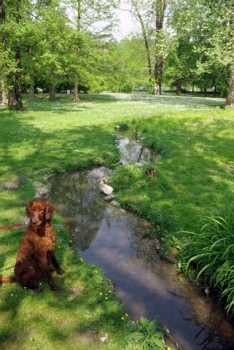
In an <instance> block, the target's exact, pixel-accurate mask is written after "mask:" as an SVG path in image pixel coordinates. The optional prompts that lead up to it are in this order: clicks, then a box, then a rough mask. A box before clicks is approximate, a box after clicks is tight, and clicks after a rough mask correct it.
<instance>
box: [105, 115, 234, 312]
mask: <svg viewBox="0 0 234 350" xmlns="http://www.w3.org/2000/svg"><path fill="white" fill-rule="evenodd" d="M135 128H136V132H138V133H140V134H141V135H142V136H143V142H144V144H145V145H146V146H148V147H152V148H153V149H155V150H156V151H157V153H158V154H159V159H157V160H155V161H152V162H151V163H150V164H147V165H145V166H143V167H137V166H136V165H133V164H130V165H128V166H126V167H124V168H117V169H116V171H115V175H114V177H113V179H112V182H113V186H114V187H115V188H116V189H117V190H118V194H117V197H118V200H119V201H120V202H121V203H122V204H123V205H125V206H126V207H128V208H131V209H133V210H134V211H137V212H138V213H139V214H140V215H143V216H144V217H146V218H147V219H149V220H150V222H152V223H153V225H154V228H155V230H156V232H157V233H158V234H160V235H161V238H162V242H163V245H162V250H164V251H165V250H166V251H169V252H173V253H175V249H176V250H177V251H178V252H179V253H180V255H179V261H178V266H182V267H183V268H184V270H186V271H187V273H188V272H189V270H188V267H189V265H190V264H188V262H190V263H193V267H195V268H196V270H197V274H198V275H197V276H198V278H200V277H201V278H202V280H201V281H202V283H203V288H204V290H206V292H207V293H209V292H211V290H212V289H214V288H215V289H216V291H217V290H218V291H219V292H220V295H221V296H222V297H224V300H225V302H226V308H227V311H228V312H229V313H231V314H232V313H233V312H234V285H233V278H234V274H233V270H232V268H231V266H233V264H234V258H233V244H230V242H231V241H232V240H233V238H234V220H233V214H231V213H232V211H233V203H234V182H233V175H234V144H233V134H234V111H233V110H230V109H229V110H220V109H214V110H209V111H205V110H203V111H194V110H193V111H192V112H191V111H186V112H182V113H180V114H170V115H157V116H155V117H149V118H142V119H141V120H138V122H137V123H136V125H135ZM152 169H153V171H152ZM149 170H151V174H153V175H154V176H149ZM228 212H229V213H230V215H229V216H228V215H227V213H228ZM206 217H208V218H210V219H207V220H206V221H204V219H205V218H206ZM220 217H221V218H220ZM217 218H218V220H220V224H219V225H217V224H216V223H215V220H217ZM207 221H209V226H210V225H211V222H213V227H210V229H209V233H207V234H205V233H204V232H206V229H205V230H204V229H202V226H203V225H204V224H206V223H207ZM224 223H225V226H226V228H225V229H224V228H223V227H222V226H223V225H224ZM150 234H151V235H152V234H154V233H150V232H149V235H150ZM194 264H195V266H194ZM190 266H191V265H190ZM211 276H213V277H212V278H211Z"/></svg>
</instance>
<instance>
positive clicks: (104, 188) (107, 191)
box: [99, 180, 114, 196]
mask: <svg viewBox="0 0 234 350" xmlns="http://www.w3.org/2000/svg"><path fill="white" fill-rule="evenodd" d="M99 189H100V191H101V192H103V193H104V194H105V195H107V196H110V195H111V194H112V193H113V191H114V189H113V187H111V186H109V185H107V184H106V183H105V182H104V181H103V180H100V181H99Z"/></svg>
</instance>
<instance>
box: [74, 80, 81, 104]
mask: <svg viewBox="0 0 234 350" xmlns="http://www.w3.org/2000/svg"><path fill="white" fill-rule="evenodd" d="M79 101H80V98H79V87H78V78H77V77H76V79H75V83H74V94H73V102H79Z"/></svg>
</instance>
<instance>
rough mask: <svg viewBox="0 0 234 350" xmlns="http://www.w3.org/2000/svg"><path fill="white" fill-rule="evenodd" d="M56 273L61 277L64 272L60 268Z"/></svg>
mask: <svg viewBox="0 0 234 350" xmlns="http://www.w3.org/2000/svg"><path fill="white" fill-rule="evenodd" d="M56 272H57V274H58V275H63V274H64V273H65V271H64V270H63V269H60V268H59V269H57V270H56Z"/></svg>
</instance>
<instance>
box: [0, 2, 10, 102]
mask: <svg viewBox="0 0 234 350" xmlns="http://www.w3.org/2000/svg"><path fill="white" fill-rule="evenodd" d="M5 19H6V14H5V8H4V2H3V0H0V25H3V24H4V23H5ZM1 42H2V50H3V53H5V52H6V49H7V35H6V33H5V31H4V30H3V32H2V35H1ZM0 69H1V91H2V102H1V104H2V105H7V103H8V100H7V89H6V85H5V78H6V76H5V74H4V73H5V72H4V63H2V64H1V67H0Z"/></svg>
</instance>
